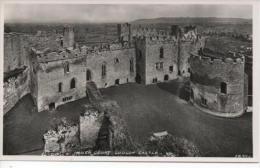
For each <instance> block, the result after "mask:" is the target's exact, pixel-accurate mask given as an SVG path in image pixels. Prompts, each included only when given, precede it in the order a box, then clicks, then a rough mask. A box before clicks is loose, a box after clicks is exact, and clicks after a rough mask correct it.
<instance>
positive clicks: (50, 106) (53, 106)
mask: <svg viewBox="0 0 260 168" xmlns="http://www.w3.org/2000/svg"><path fill="white" fill-rule="evenodd" d="M54 109H55V103H54V102H52V103H50V104H49V110H54Z"/></svg>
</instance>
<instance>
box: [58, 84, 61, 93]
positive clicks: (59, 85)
mask: <svg viewBox="0 0 260 168" xmlns="http://www.w3.org/2000/svg"><path fill="white" fill-rule="evenodd" d="M58 87H59V92H62V83H61V82H60V83H59V84H58Z"/></svg>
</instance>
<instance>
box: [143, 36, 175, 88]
mask: <svg viewBox="0 0 260 168" xmlns="http://www.w3.org/2000/svg"><path fill="white" fill-rule="evenodd" d="M160 50H162V51H160ZM177 50H178V46H177V43H176V42H175V41H157V40H156V41H152V40H147V41H146V52H145V54H146V55H145V57H146V65H145V67H146V72H145V76H146V78H145V84H151V83H156V82H155V81H154V79H156V81H157V82H164V81H167V80H172V79H175V78H177V72H178V67H177V61H178V60H177V58H178V51H177ZM160 52H163V53H162V56H160Z"/></svg>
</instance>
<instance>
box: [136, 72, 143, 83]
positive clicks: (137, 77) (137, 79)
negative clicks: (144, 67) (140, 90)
mask: <svg viewBox="0 0 260 168" xmlns="http://www.w3.org/2000/svg"><path fill="white" fill-rule="evenodd" d="M135 81H136V83H139V84H141V81H142V78H141V75H140V74H136V77H135Z"/></svg>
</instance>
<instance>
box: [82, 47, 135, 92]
mask: <svg viewBox="0 0 260 168" xmlns="http://www.w3.org/2000/svg"><path fill="white" fill-rule="evenodd" d="M131 59H132V60H133V69H132V71H131V70H130V60H131ZM135 63H136V61H135V49H134V48H126V49H119V50H107V51H101V52H95V53H92V54H89V55H87V57H86V68H87V69H88V70H89V72H90V74H91V79H90V81H94V82H95V83H96V85H97V87H98V88H104V87H109V86H113V85H116V84H117V82H116V80H117V81H118V84H123V83H128V82H135ZM102 65H104V66H105V69H106V70H105V71H106V72H105V75H103V76H102Z"/></svg>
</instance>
